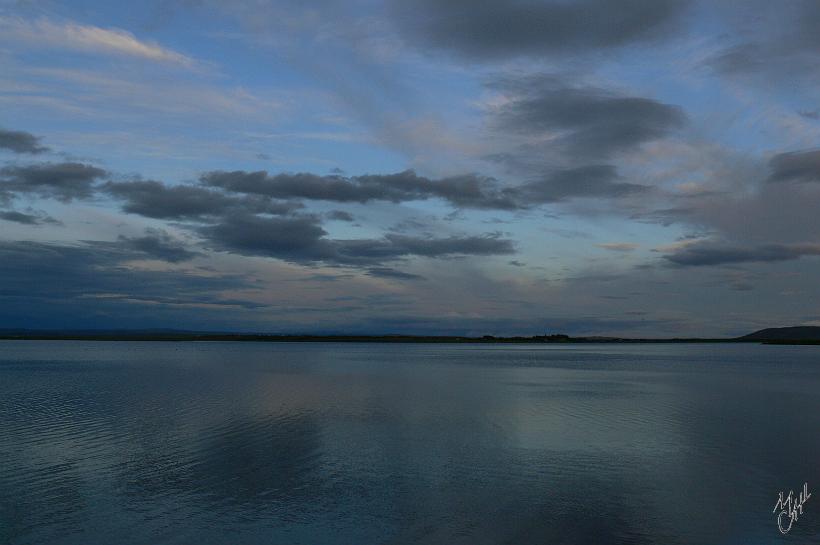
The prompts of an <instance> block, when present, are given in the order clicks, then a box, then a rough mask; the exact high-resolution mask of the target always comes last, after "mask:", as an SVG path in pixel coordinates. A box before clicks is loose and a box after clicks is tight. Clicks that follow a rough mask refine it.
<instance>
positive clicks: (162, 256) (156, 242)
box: [118, 229, 201, 263]
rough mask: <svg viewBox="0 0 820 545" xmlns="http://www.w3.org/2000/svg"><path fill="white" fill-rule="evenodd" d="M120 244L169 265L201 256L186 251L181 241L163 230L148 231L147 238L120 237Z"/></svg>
mask: <svg viewBox="0 0 820 545" xmlns="http://www.w3.org/2000/svg"><path fill="white" fill-rule="evenodd" d="M118 242H119V244H121V245H122V246H123V247H125V248H129V249H132V250H134V251H136V252H141V253H143V254H145V255H147V256H148V257H151V258H154V259H159V260H161V261H168V262H169V263H180V262H182V261H189V260H191V259H193V258H195V257H197V256H198V255H201V254H199V253H198V252H192V251H190V250H188V249H186V248H185V246H184V245H183V244H182V243H181V242H180V241H178V240H176V239H174V238H173V237H172V236H171V235H169V234H168V233H167V232H166V231H163V230H162V229H146V232H145V236H142V237H124V236H120V237H119V238H118Z"/></svg>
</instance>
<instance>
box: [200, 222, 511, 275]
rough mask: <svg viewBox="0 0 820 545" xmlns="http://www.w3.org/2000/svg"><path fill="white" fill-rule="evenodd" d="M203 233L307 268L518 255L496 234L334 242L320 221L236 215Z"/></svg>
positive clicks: (221, 246) (221, 243) (230, 246)
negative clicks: (405, 259)
mask: <svg viewBox="0 0 820 545" xmlns="http://www.w3.org/2000/svg"><path fill="white" fill-rule="evenodd" d="M198 232H199V233H200V234H201V235H202V236H203V237H205V238H206V239H208V240H209V241H210V242H211V243H212V244H213V246H214V248H215V249H218V250H224V251H228V252H233V253H238V254H244V255H257V256H265V257H274V258H278V259H284V260H286V261H292V262H302V263H305V262H319V261H321V262H325V263H333V264H349V265H368V264H369V265H376V264H379V263H383V262H387V261H394V260H397V259H400V258H403V257H408V256H424V257H450V256H456V255H484V256H488V255H502V254H512V253H514V252H515V249H514V247H513V244H512V242H511V241H510V240H507V239H503V238H501V237H500V236H498V235H496V234H489V235H482V236H471V237H455V236H454V237H448V238H426V237H411V236H404V235H398V234H388V235H385V236H384V237H383V238H381V239H356V240H335V239H329V238H326V236H325V235H327V232H326V231H325V230H324V229H322V227H321V226H320V224H319V221H318V219H317V218H316V217H314V216H297V217H287V218H275V217H273V218H271V217H261V216H253V215H236V216H230V217H227V218H225V219H224V220H223V221H221V222H220V223H218V224H216V225H208V226H204V227H201V228H200V229H199V230H198Z"/></svg>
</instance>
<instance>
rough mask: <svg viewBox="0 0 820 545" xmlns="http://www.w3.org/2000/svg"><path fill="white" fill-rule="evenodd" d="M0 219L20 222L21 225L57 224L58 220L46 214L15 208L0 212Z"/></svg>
mask: <svg viewBox="0 0 820 545" xmlns="http://www.w3.org/2000/svg"><path fill="white" fill-rule="evenodd" d="M0 220H4V221H11V222H14V223H21V224H23V225H43V224H46V223H48V224H52V225H58V224H59V223H60V222H59V221H57V220H55V219H54V218H52V217H51V216H48V215H46V214H25V213H23V212H18V211H16V210H6V211H2V212H0Z"/></svg>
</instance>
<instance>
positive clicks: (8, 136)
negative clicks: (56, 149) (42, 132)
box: [0, 128, 49, 153]
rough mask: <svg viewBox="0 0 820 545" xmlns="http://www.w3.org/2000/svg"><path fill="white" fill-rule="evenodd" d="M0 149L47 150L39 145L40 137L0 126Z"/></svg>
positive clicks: (23, 151) (30, 151) (33, 151)
mask: <svg viewBox="0 0 820 545" xmlns="http://www.w3.org/2000/svg"><path fill="white" fill-rule="evenodd" d="M0 149H7V150H11V151H13V152H15V153H43V152H46V151H49V149H48V148H47V147H44V146H41V145H40V139H39V138H37V137H36V136H34V135H33V134H30V133H27V132H24V131H9V130H5V129H2V128H0Z"/></svg>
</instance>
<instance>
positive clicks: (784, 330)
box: [0, 326, 820, 344]
mask: <svg viewBox="0 0 820 545" xmlns="http://www.w3.org/2000/svg"><path fill="white" fill-rule="evenodd" d="M0 340H61V341H68V340H77V341H176V342H180V341H243V342H382V343H707V342H711V343H727V342H749V343H764V344H820V327H814V326H798V327H773V328H768V329H761V330H760V331H755V332H754V333H750V334H748V335H744V336H742V337H733V338H691V337H674V338H664V339H651V338H650V339H645V338H629V337H600V336H586V337H570V336H569V335H564V334H560V333H556V334H547V335H532V336H529V337H526V336H513V337H497V336H493V335H483V336H472V337H471V336H454V335H345V334H326V335H312V334H304V335H300V334H287V335H277V334H270V333H231V332H207V331H206V332H203V331H182V330H173V329H140V330H75V331H71V330H35V329H0Z"/></svg>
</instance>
